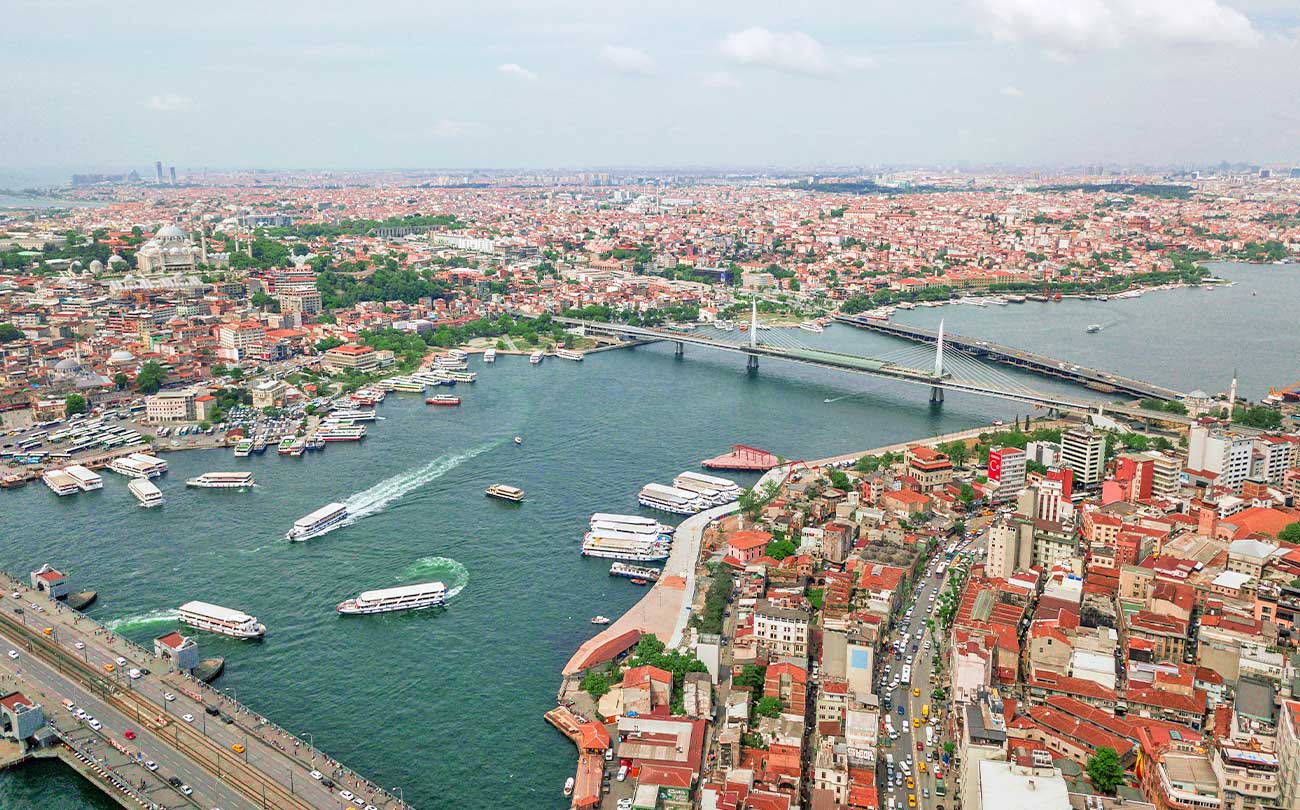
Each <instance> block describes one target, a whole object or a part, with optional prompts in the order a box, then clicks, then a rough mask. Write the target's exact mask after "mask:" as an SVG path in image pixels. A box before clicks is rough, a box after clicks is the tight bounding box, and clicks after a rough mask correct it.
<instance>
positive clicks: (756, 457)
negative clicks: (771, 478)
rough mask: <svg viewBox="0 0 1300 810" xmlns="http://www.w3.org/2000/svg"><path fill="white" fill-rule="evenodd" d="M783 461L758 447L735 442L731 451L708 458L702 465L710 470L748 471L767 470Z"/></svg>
mask: <svg viewBox="0 0 1300 810" xmlns="http://www.w3.org/2000/svg"><path fill="white" fill-rule="evenodd" d="M780 463H781V459H779V458H777V457H776V456H774V455H772V454H771V453H769V452H767V451H766V450H759V449H758V448H757V447H749V446H747V445H743V444H733V445H732V446H731V452H730V453H725V454H723V455H721V456H714V457H713V458H706V459H705V460H704V461H701V462H700V466H701V467H704V468H706V469H709V470H742V471H748V472H766V471H767V470H770V469H772V468H773V467H775V466H776V465H778V464H780Z"/></svg>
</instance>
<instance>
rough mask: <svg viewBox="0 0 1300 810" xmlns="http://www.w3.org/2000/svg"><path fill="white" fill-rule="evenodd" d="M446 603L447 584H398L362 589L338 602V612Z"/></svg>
mask: <svg viewBox="0 0 1300 810" xmlns="http://www.w3.org/2000/svg"><path fill="white" fill-rule="evenodd" d="M446 603H447V586H446V585H443V584H442V583H441V582H425V583H421V584H419V585H399V586H398V587H396V588H383V589H381V590H377V591H364V592H362V593H360V594H358V595H357V596H355V597H353V598H352V599H346V600H344V601H342V602H339V606H338V612H339V613H342V614H344V615H345V616H357V615H362V614H366V613H391V612H392V611H395V610H422V609H424V608H429V607H434V606H436V605H444V604H446Z"/></svg>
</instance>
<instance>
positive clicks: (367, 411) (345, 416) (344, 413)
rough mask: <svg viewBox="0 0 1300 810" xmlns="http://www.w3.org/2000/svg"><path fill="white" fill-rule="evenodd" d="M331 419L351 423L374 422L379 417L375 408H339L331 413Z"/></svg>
mask: <svg viewBox="0 0 1300 810" xmlns="http://www.w3.org/2000/svg"><path fill="white" fill-rule="evenodd" d="M329 418H330V419H336V420H340V421H341V420H347V421H349V422H373V421H375V420H376V419H378V418H379V417H378V416H376V415H375V409H374V408H364V409H363V408H339V409H338V410H333V411H330V415H329Z"/></svg>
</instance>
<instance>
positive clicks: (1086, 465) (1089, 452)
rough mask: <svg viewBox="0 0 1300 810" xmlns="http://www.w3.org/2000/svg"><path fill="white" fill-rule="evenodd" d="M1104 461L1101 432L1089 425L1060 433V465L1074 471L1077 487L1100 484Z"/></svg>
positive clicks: (1104, 450) (1084, 487) (1104, 449)
mask: <svg viewBox="0 0 1300 810" xmlns="http://www.w3.org/2000/svg"><path fill="white" fill-rule="evenodd" d="M1105 463H1106V437H1105V436H1103V435H1102V434H1101V433H1098V432H1096V431H1095V430H1093V429H1092V428H1091V427H1090V426H1089V427H1077V428H1070V429H1069V430H1067V431H1065V432H1064V433H1062V434H1061V466H1062V467H1068V468H1069V469H1070V470H1071V471H1072V472H1073V473H1074V482H1075V483H1076V484H1077V485H1078V486H1079V487H1081V488H1083V489H1090V488H1093V487H1096V486H1098V485H1099V484H1101V479H1102V474H1103V472H1104V468H1105ZM1065 495H1066V497H1068V496H1069V493H1068V492H1067V493H1065Z"/></svg>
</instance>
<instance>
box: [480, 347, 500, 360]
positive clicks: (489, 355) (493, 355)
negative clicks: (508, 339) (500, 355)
mask: <svg viewBox="0 0 1300 810" xmlns="http://www.w3.org/2000/svg"><path fill="white" fill-rule="evenodd" d="M496 361H497V350H496V349H484V350H483V362H484V363H495V362H496Z"/></svg>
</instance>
